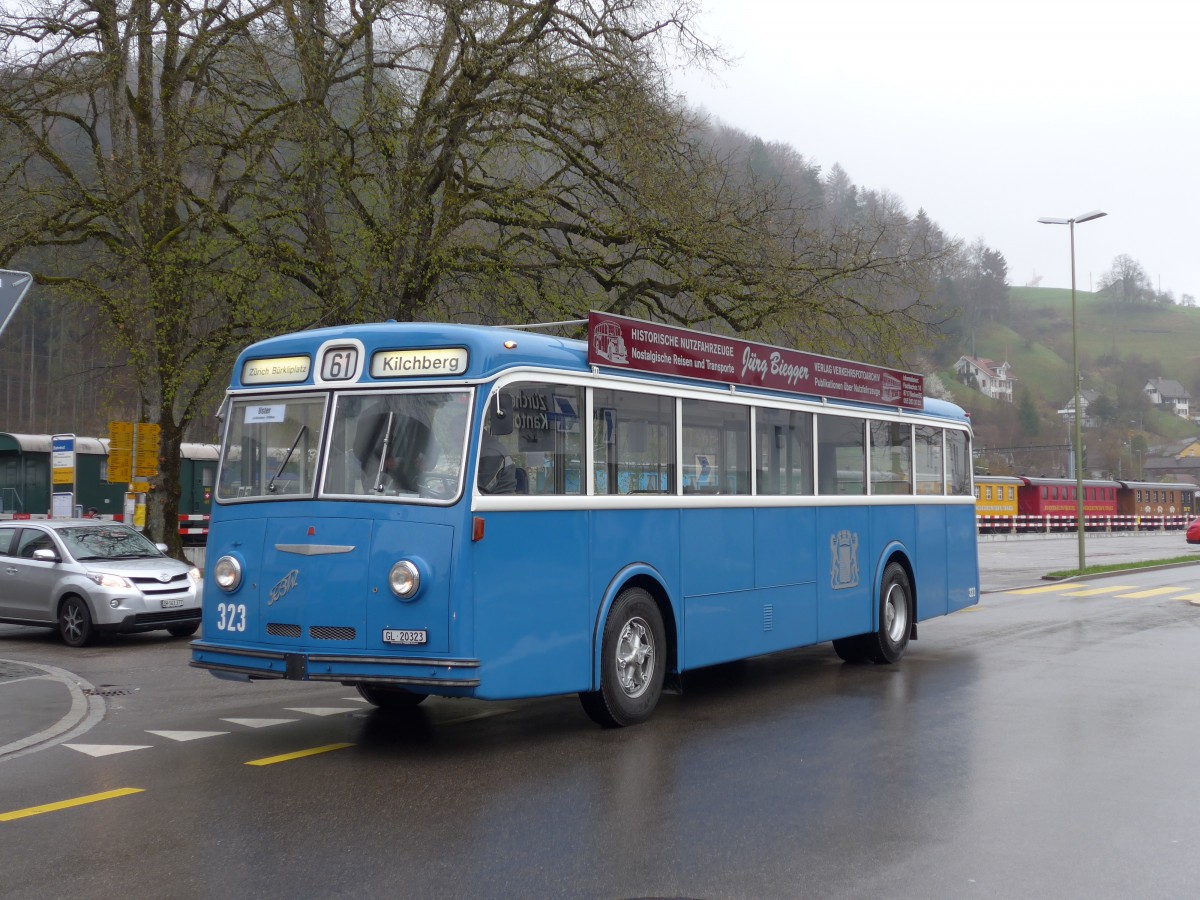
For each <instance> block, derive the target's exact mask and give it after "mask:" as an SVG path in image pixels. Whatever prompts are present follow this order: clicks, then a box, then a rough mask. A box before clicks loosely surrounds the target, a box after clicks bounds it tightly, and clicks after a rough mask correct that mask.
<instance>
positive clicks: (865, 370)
mask: <svg viewBox="0 0 1200 900" xmlns="http://www.w3.org/2000/svg"><path fill="white" fill-rule="evenodd" d="M588 364H589V365H595V366H613V367H616V368H621V369H632V370H636V371H639V372H650V373H654V374H657V375H671V376H675V377H679V378H700V379H703V380H705V381H717V382H720V383H722V384H737V385H745V386H747V387H757V388H766V389H768V390H775V391H788V392H789V393H794V394H809V395H811V396H815V397H829V398H831V399H838V400H857V401H859V402H861V403H877V404H880V405H882V406H899V407H905V408H907V409H922V408H924V405H925V379H924V378H923V377H922V376H921V375H916V374H913V373H912V372H903V371H900V370H898V369H887V368H883V367H880V366H874V365H871V364H869V363H857V362H849V361H847V360H844V359H836V358H834V357H830V356H818V355H816V354H814V353H805V352H803V351H800V350H788V349H785V348H783V347H772V346H770V345H768V344H755V343H751V342H750V341H743V340H739V339H737V338H728V337H722V336H720V335H714V334H706V333H704V332H701V331H691V330H689V329H686V328H676V327H674V326H672V325H659V324H656V323H653V322H643V321H640V320H638V319H629V318H625V317H624V316H614V315H609V314H608V313H597V312H592V313H589V314H588Z"/></svg>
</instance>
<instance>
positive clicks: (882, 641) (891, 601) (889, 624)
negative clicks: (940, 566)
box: [833, 562, 913, 664]
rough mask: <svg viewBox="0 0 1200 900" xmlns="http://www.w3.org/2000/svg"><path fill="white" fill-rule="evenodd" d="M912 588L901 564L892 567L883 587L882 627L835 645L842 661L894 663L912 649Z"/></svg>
mask: <svg viewBox="0 0 1200 900" xmlns="http://www.w3.org/2000/svg"><path fill="white" fill-rule="evenodd" d="M912 620H913V600H912V584H911V582H909V580H908V573H907V572H905V571H904V566H902V565H900V563H896V562H893V563H888V565H887V568H886V569H884V570H883V581H882V583H881V584H880V585H879V627H878V628H877V629H876V630H875V631H873V632H870V633H868V634H858V635H855V636H854V637H848V638H840V639H838V640H835V641H834V642H833V650H834V652H835V653H837V655H838V657H839V658H841V659H842V660H844V661H845V662H848V663H868V662H875V663H881V664H886V663H894V662H898V661H899V660H900V657H901V656H903V655H904V651H905V649H906V648H907V647H908V638H909V635H910V634H911V633H912Z"/></svg>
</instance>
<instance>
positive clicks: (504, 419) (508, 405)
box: [487, 393, 513, 437]
mask: <svg viewBox="0 0 1200 900" xmlns="http://www.w3.org/2000/svg"><path fill="white" fill-rule="evenodd" d="M487 419H488V425H489V427H490V428H491V432H492V434H494V435H496V437H504V436H505V435H507V434H512V433H513V399H512V395H511V394H501V393H496V394H493V395H492V398H491V399H490V400H489V401H488V412H487Z"/></svg>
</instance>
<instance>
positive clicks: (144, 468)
mask: <svg viewBox="0 0 1200 900" xmlns="http://www.w3.org/2000/svg"><path fill="white" fill-rule="evenodd" d="M133 430H134V436H133V441H134V458H133V474H134V477H135V478H153V477H154V476H155V475H157V474H158V448H159V438H160V435H161V433H162V428H161V427H160V426H158V425H154V424H152V423H150V422H138V423H137V424H136V425H135V426H133Z"/></svg>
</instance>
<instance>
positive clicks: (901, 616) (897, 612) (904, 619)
mask: <svg viewBox="0 0 1200 900" xmlns="http://www.w3.org/2000/svg"><path fill="white" fill-rule="evenodd" d="M883 627H884V631H886V632H887V636H888V638H890V639H891V640H892V641H893V642H894V643H898V642H899V641H901V640H902V639H903V638H904V635H905V633H906V632H907V631H908V597H907V596H906V595H905V593H904V590H903V588H901V587H900V585H898V584H893V585H889V586H888V590H887V597H886V599H885V600H884V602H883Z"/></svg>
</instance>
